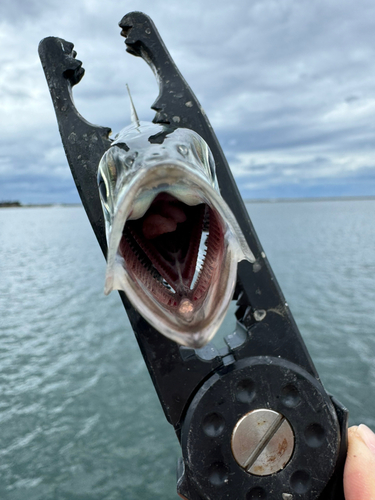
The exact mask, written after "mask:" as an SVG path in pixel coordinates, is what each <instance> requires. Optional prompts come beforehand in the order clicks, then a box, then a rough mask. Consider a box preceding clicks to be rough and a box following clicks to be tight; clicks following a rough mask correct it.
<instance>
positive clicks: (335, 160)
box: [0, 0, 375, 202]
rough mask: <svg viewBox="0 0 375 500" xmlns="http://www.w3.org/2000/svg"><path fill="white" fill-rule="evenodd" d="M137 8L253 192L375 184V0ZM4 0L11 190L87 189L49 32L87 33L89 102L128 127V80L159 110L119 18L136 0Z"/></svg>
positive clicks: (157, 0)
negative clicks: (53, 94)
mask: <svg viewBox="0 0 375 500" xmlns="http://www.w3.org/2000/svg"><path fill="white" fill-rule="evenodd" d="M134 8H135V9H136V10H141V11H144V12H146V13H147V14H149V15H150V17H151V18H152V19H153V20H154V22H155V24H156V26H157V28H158V29H159V32H160V34H161V35H162V37H163V39H164V42H165V43H166V46H167V47H168V49H169V50H170V52H171V54H172V57H173V58H174V59H175V61H176V63H177V65H178V67H179V69H180V70H181V72H182V74H183V75H184V77H185V78H186V80H187V81H188V83H189V84H190V86H191V88H192V89H193V91H194V93H195V94H196V95H197V97H198V99H199V100H200V102H201V104H202V106H203V108H204V109H205V111H206V113H207V115H208V117H209V118H210V121H211V123H212V125H213V126H214V129H215V131H216V133H217V135H218V137H219V139H220V141H221V144H222V146H223V148H224V151H225V153H226V155H227V157H228V160H229V162H230V164H231V165H232V168H233V171H234V174H235V176H236V177H237V178H238V179H239V180H240V187H241V189H242V191H243V193H244V195H246V196H248V195H249V193H250V194H251V193H253V194H255V195H256V196H263V195H264V196H267V193H272V196H277V197H281V196H284V195H285V193H286V192H288V193H289V194H288V195H289V196H302V195H305V194H306V193H307V195H309V194H308V193H311V192H313V191H311V190H310V191H309V186H312V185H313V184H314V186H315V187H314V190H316V191H314V193H315V192H316V193H318V194H319V190H320V192H321V193H325V194H329V193H333V194H334V193H338V192H339V193H343V192H350V190H353V189H354V191H355V192H358V193H359V194H364V195H368V194H375V190H374V189H375V186H374V182H373V181H372V180H371V179H372V177H371V176H372V175H373V174H374V172H375V160H374V159H373V158H375V155H374V140H373V137H374V119H373V117H374V112H375V88H374V85H373V82H374V80H375V67H374V65H373V64H372V61H373V60H374V59H375V57H374V56H375V54H374V51H375V48H374V44H373V21H372V20H373V18H374V14H375V5H374V4H373V2H372V0H371V1H370V0H359V1H358V2H356V5H355V8H354V7H353V3H352V2H350V1H349V0H343V1H339V0H332V1H330V2H326V1H323V0H317V1H315V2H308V1H307V0H299V1H296V0H259V1H256V0H255V1H252V2H247V1H245V0H241V1H238V2H232V3H228V2H224V1H223V0H220V1H218V0H215V1H214V0H206V1H205V2H202V1H200V0H189V1H188V0H181V1H179V2H178V3H177V2H176V3H171V2H169V3H168V4H166V3H165V2H164V1H162V0H152V1H151V0H138V1H137V2H135V4H134ZM0 10H1V12H0V17H1V28H2V29H1V30H0V43H1V46H2V51H1V54H0V65H1V72H0V114H1V125H0V199H3V198H4V197H9V196H11V197H12V198H14V197H19V198H20V199H21V201H25V200H29V199H30V197H32V199H35V200H36V201H39V202H42V201H43V200H47V199H48V200H50V199H51V197H52V196H53V195H54V196H56V198H58V199H56V201H59V202H60V201H77V196H76V194H73V193H74V190H73V189H72V185H71V183H69V181H68V178H69V175H70V173H69V169H68V166H67V163H66V160H65V157H64V154H63V150H62V146H61V140H60V138H59V134H58V129H57V124H56V119H55V116H54V111H53V107H52V104H51V100H50V97H49V93H48V89H47V85H46V82H45V79H44V75H43V72H42V69H41V65H40V62H39V59H38V55H37V46H38V43H39V41H40V40H41V39H42V38H44V37H46V36H50V35H54V36H60V37H62V38H65V39H66V40H68V41H72V42H73V43H74V44H75V49H76V50H77V52H78V56H77V57H78V59H80V60H82V61H83V66H84V68H85V69H86V74H85V77H84V78H83V80H82V82H81V83H80V84H79V85H77V86H76V87H75V88H74V98H75V102H76V105H77V108H78V109H79V111H80V113H81V114H82V115H83V116H84V117H85V118H86V119H87V120H88V121H90V122H92V123H96V124H100V125H103V126H109V127H111V128H112V129H113V131H114V132H115V131H118V130H120V129H121V128H122V127H124V126H125V125H127V124H128V120H129V111H128V110H129V103H128V98H127V95H126V91H125V83H129V85H130V88H131V91H132V95H133V99H134V102H135V104H136V107H137V110H138V113H139V115H140V117H141V119H144V120H152V118H153V112H152V111H151V110H150V106H151V104H152V103H153V102H154V100H155V98H156V97H157V95H158V88H157V84H156V81H155V79H154V77H153V75H152V72H151V71H150V69H149V68H148V67H147V65H146V64H145V63H144V62H143V61H141V60H140V59H139V58H134V57H132V56H130V55H129V54H126V52H125V46H124V39H123V38H121V37H120V29H119V28H118V26H117V24H118V22H119V21H120V19H121V18H122V16H123V15H124V14H126V11H125V10H124V6H123V5H122V4H121V5H120V4H119V3H118V2H115V1H114V0H109V1H108V2H106V3H105V5H104V4H103V2H101V1H99V0H84V1H81V2H79V3H77V2H72V1H71V0H66V1H65V2H64V3H61V2H57V1H56V0H48V1H46V2H43V3H40V2H36V1H26V0H13V1H9V0H5V1H4V2H2V4H1V7H0ZM63 172H64V173H63ZM42 178H44V179H45V181H43V182H42V180H41V179H42ZM365 178H366V179H367V182H365V181H364V179H365ZM369 179H370V180H369ZM17 182H18V184H17ZM345 182H346V183H347V184H346V185H345ZM48 185H50V186H51V190H50V192H49V194H48V196H47V194H46V193H48V189H47V186H48ZM38 186H40V191H39V198H38ZM353 186H354V187H353ZM286 187H287V188H286ZM12 190H13V191H12ZM30 193H32V195H31V194H30ZM314 195H315V194H314Z"/></svg>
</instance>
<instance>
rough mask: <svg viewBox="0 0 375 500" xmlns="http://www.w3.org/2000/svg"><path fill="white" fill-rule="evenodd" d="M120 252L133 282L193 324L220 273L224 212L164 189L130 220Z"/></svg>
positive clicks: (121, 241)
mask: <svg viewBox="0 0 375 500" xmlns="http://www.w3.org/2000/svg"><path fill="white" fill-rule="evenodd" d="M118 253H119V254H120V255H121V257H122V258H123V260H124V263H123V265H124V268H125V270H126V272H127V273H128V275H129V276H130V278H131V279H132V280H133V281H135V282H137V283H138V284H139V285H140V286H141V287H142V288H143V289H144V290H145V291H146V293H147V294H148V295H151V296H152V298H153V299H154V300H155V301H156V302H158V303H159V304H160V305H162V306H163V307H165V308H167V309H169V310H170V312H172V313H174V314H177V315H178V316H179V317H180V318H181V319H182V320H184V321H186V322H187V323H189V321H191V319H192V318H193V315H194V312H195V311H196V310H197V309H198V308H200V307H201V305H202V303H203V302H204V300H205V298H206V296H207V293H208V291H209V289H210V286H211V283H212V281H213V280H214V279H215V278H216V277H217V275H218V273H219V272H220V264H221V263H222V261H223V253H224V233H223V227H222V224H221V223H220V216H219V214H218V213H217V211H216V210H215V209H213V208H211V207H210V206H209V205H207V204H206V203H200V204H198V205H194V206H189V205H187V204H185V203H183V202H182V201H180V200H178V199H177V198H175V197H174V196H173V195H171V194H170V193H166V192H161V193H159V194H158V195H157V196H156V198H155V199H154V200H153V202H152V203H151V205H150V206H149V208H148V210H147V211H146V212H145V214H144V215H143V216H142V217H140V218H138V219H136V220H131V219H128V220H127V221H126V223H125V225H124V228H123V233H122V237H121V240H120V244H119V248H118Z"/></svg>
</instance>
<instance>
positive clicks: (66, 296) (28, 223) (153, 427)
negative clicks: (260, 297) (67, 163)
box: [0, 200, 375, 500]
mask: <svg viewBox="0 0 375 500" xmlns="http://www.w3.org/2000/svg"><path fill="white" fill-rule="evenodd" d="M247 208H248V210H249V213H250V217H251V219H252V221H253V223H254V225H255V228H256V231H257V233H258V236H259V238H260V240H261V242H262V245H263V247H264V250H265V252H266V254H267V256H268V258H269V261H270V263H271V266H272V268H273V270H274V272H275V274H276V277H277V279H278V281H279V284H280V285H281V288H282V290H283V292H284V295H285V297H286V299H287V301H288V303H289V306H290V308H291V311H292V313H293V315H294V317H295V319H296V321H297V324H298V326H299V328H300V330H301V333H302V335H303V338H304V340H305V342H306V344H307V347H308V349H309V352H310V354H311V356H312V358H313V361H314V363H315V365H316V368H317V370H318V372H319V374H320V377H321V379H322V381H323V384H324V385H325V387H326V389H327V391H329V392H330V393H332V394H334V395H335V397H336V398H337V399H338V400H340V401H341V402H342V403H343V404H344V405H345V406H347V407H348V408H349V410H350V422H351V423H360V422H363V423H366V424H367V425H369V426H371V427H373V428H374V429H375V224H374V221H375V201H374V200H352V201H348V200H346V201H320V202H313V201H304V202H288V203H249V204H248V205H247ZM104 273H105V262H104V258H103V256H102V254H101V252H100V249H99V246H98V244H97V242H96V240H95V237H94V235H93V232H92V229H91V227H90V225H89V223H88V220H87V217H86V215H85V213H84V210H83V209H82V208H81V207H49V208H14V209H11V208H10V209H2V210H0V389H1V398H0V498H1V499H4V500H5V499H6V500H8V499H9V500H21V499H22V500H24V498H27V499H28V500H52V499H58V500H63V499H64V500H102V499H106V500H117V499H119V500H120V499H121V500H123V499H126V500H151V499H152V500H154V499H155V498H160V499H161V498H162V499H163V500H169V499H171V500H172V499H176V498H177V495H176V478H175V470H176V460H177V458H178V456H179V455H180V450H179V446H178V443H177V439H176V437H175V435H174V432H173V429H172V427H171V426H170V425H169V424H168V423H167V422H166V420H165V417H164V414H163V412H162V409H161V406H160V403H159V401H158V399H157V396H156V394H155V391H154V388H153V385H152V383H151V380H150V378H149V375H148V373H147V370H146V368H145V365H144V362H143V359H142V356H141V354H140V352H139V349H138V346H137V344H136V341H135V338H134V335H133V333H132V330H131V328H130V326H129V322H128V320H127V317H126V314H125V312H124V309H123V307H122V304H121V302H120V299H119V297H118V295H117V294H116V293H112V294H111V295H110V296H109V297H105V296H104V295H103V287H104ZM234 308H235V306H233V307H232V311H233V310H234ZM232 327H233V316H232V315H230V316H228V318H227V319H226V321H225V323H224V325H223V328H222V332H221V333H223V331H225V333H230V329H231V328H232ZM218 339H220V334H219V335H218ZM217 342H220V340H217Z"/></svg>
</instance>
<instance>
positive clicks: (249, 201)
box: [244, 196, 375, 203]
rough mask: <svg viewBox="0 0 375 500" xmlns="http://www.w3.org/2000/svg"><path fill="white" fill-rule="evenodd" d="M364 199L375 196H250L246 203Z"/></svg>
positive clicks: (371, 198)
mask: <svg viewBox="0 0 375 500" xmlns="http://www.w3.org/2000/svg"><path fill="white" fill-rule="evenodd" d="M361 200H362V201H363V200H375V196H325V197H324V196H320V197H314V198H259V199H256V198H249V199H244V202H245V203H300V202H306V201H307V202H308V201H361Z"/></svg>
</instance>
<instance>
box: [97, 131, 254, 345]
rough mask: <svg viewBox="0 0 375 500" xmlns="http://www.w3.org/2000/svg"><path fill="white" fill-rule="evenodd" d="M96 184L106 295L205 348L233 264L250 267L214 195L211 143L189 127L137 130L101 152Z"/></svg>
mask: <svg viewBox="0 0 375 500" xmlns="http://www.w3.org/2000/svg"><path fill="white" fill-rule="evenodd" d="M98 187H99V193H100V198H101V203H102V207H103V212H104V216H105V223H106V235H107V243H108V253H107V270H106V282H105V293H106V294H108V293H110V292H111V291H112V290H114V289H116V290H123V291H124V292H125V293H126V295H127V297H128V299H129V300H130V302H131V303H132V305H133V306H134V308H135V309H136V310H137V311H138V312H139V313H140V314H141V315H142V316H143V317H144V318H145V319H146V320H147V321H148V322H149V323H150V324H151V325H152V326H153V327H155V328H156V329H157V330H158V331H159V332H160V333H162V334H163V335H165V336H167V337H169V338H171V339H173V340H174V341H176V342H178V343H180V344H182V345H185V346H189V347H194V348H198V347H202V346H203V345H205V344H206V343H207V342H208V341H209V340H210V339H211V338H212V337H213V336H214V335H215V333H216V331H217V330H218V328H219V326H220V324H221V322H222V321H223V319H224V316H225V313H226V311H227V309H228V307H229V304H230V301H231V299H232V295H233V290H234V286H235V283H236V275H237V263H238V262H239V261H240V260H243V259H247V260H249V261H251V262H253V261H254V260H255V259H254V256H253V254H252V252H251V250H250V249H249V247H248V245H247V243H246V240H245V238H244V237H243V235H242V232H241V230H240V229H239V226H238V224H237V221H236V219H235V217H234V216H233V214H232V212H231V210H230V209H229V207H228V206H227V204H226V203H225V201H224V200H223V198H222V197H221V195H220V192H219V187H218V182H217V178H216V171H215V162H214V159H213V156H212V154H211V151H210V149H209V147H208V145H207V144H206V142H205V141H204V140H203V139H202V138H201V137H200V136H199V135H198V134H197V133H196V132H194V131H192V130H189V129H183V128H178V129H170V128H168V127H167V126H163V125H158V124H151V123H144V122H140V123H137V124H136V125H132V126H130V127H127V128H125V129H124V130H123V131H121V132H120V133H119V134H118V135H117V136H116V138H115V140H114V142H113V143H112V145H111V147H110V148H109V149H108V150H107V151H106V153H105V154H104V155H103V157H102V159H101V161H100V164H99V169H98Z"/></svg>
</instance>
